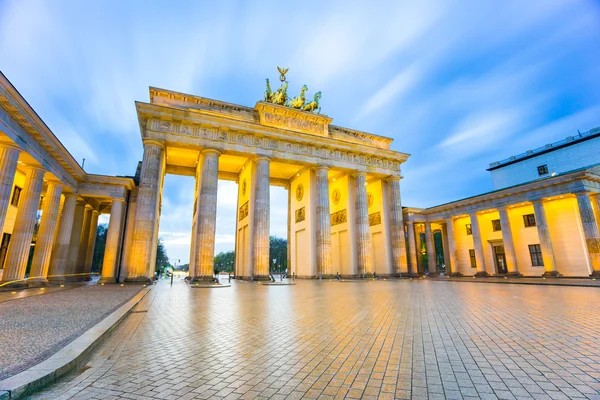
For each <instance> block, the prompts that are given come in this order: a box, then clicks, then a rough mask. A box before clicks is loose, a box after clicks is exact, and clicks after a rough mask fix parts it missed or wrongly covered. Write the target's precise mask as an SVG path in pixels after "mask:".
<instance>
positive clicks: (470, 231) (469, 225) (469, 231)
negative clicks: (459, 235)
mask: <svg viewBox="0 0 600 400" xmlns="http://www.w3.org/2000/svg"><path fill="white" fill-rule="evenodd" d="M465 228H467V235H472V234H473V230H472V229H471V224H466V225H465Z"/></svg>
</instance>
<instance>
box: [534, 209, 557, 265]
mask: <svg viewBox="0 0 600 400" xmlns="http://www.w3.org/2000/svg"><path fill="white" fill-rule="evenodd" d="M532 203H533V212H534V215H535V224H536V226H537V231H538V237H539V240H540V249H541V250H542V259H543V260H544V270H545V272H544V276H560V273H559V272H558V271H557V270H556V261H555V258H554V249H553V248H552V239H551V238H550V229H549V228H548V219H547V218H546V211H545V210H544V204H543V203H542V201H541V200H534V201H532Z"/></svg>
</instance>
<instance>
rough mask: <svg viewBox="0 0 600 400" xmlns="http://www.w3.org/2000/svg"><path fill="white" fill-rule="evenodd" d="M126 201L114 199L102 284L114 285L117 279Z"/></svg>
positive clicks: (101, 276)
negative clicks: (122, 219)
mask: <svg viewBox="0 0 600 400" xmlns="http://www.w3.org/2000/svg"><path fill="white" fill-rule="evenodd" d="M124 203H125V200H123V199H120V198H114V199H112V204H111V206H110V219H109V220H108V232H107V233H106V245H105V247H104V259H103V260H102V272H101V273H100V281H101V282H110V283H114V282H115V281H116V280H117V278H116V275H115V274H116V267H117V256H118V253H119V238H120V236H121V235H120V232H121V218H122V215H123V204H124Z"/></svg>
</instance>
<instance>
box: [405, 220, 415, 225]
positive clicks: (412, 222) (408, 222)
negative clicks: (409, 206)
mask: <svg viewBox="0 0 600 400" xmlns="http://www.w3.org/2000/svg"><path fill="white" fill-rule="evenodd" d="M404 223H405V224H406V225H414V224H415V221H411V220H406V221H404Z"/></svg>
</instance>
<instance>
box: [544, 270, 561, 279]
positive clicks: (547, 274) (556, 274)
mask: <svg viewBox="0 0 600 400" xmlns="http://www.w3.org/2000/svg"><path fill="white" fill-rule="evenodd" d="M542 277H544V278H560V277H562V274H561V273H560V272H558V271H546V272H544V274H543V275H542Z"/></svg>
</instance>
